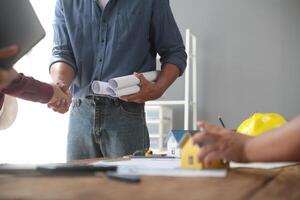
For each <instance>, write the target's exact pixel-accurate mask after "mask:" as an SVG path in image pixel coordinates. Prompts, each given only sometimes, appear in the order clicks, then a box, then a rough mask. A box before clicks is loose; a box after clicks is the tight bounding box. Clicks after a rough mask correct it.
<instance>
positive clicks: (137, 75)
mask: <svg viewBox="0 0 300 200" xmlns="http://www.w3.org/2000/svg"><path fill="white" fill-rule="evenodd" d="M133 74H134V75H135V76H136V77H137V78H138V79H140V86H141V87H143V86H144V85H146V84H149V81H148V80H147V79H146V78H145V76H144V75H143V74H140V73H137V72H134V73H133Z"/></svg>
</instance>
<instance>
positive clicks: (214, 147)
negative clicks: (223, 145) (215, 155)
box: [198, 143, 219, 162]
mask: <svg viewBox="0 0 300 200" xmlns="http://www.w3.org/2000/svg"><path fill="white" fill-rule="evenodd" d="M218 150H219V147H218V144H216V143H213V144H207V145H205V146H204V147H202V148H201V151H200V153H199V155H198V159H199V161H201V162H203V161H204V159H205V158H206V156H207V155H208V154H210V153H212V152H217V151H218Z"/></svg>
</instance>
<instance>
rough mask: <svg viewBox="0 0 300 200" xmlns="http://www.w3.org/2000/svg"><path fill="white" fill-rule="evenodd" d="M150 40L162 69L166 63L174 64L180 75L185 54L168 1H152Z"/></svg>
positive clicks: (183, 65) (184, 63)
mask: <svg viewBox="0 0 300 200" xmlns="http://www.w3.org/2000/svg"><path fill="white" fill-rule="evenodd" d="M150 39H151V41H152V42H153V45H154V47H155V49H156V51H157V52H158V54H159V55H160V56H161V60H160V61H161V63H162V67H163V66H164V65H165V64H167V63H169V64H174V65H176V66H177V67H178V68H179V70H180V75H182V74H183V72H184V70H185V68H186V61H187V54H186V52H185V46H184V44H183V40H182V37H181V34H180V31H179V29H178V26H177V24H176V22H175V19H174V16H173V13H172V10H171V7H170V3H169V0H154V3H153V14H152V23H151V34H150Z"/></svg>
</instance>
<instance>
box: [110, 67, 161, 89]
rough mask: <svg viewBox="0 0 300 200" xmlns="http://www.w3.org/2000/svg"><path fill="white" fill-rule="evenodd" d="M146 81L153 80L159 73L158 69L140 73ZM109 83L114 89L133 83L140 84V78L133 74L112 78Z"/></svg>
mask: <svg viewBox="0 0 300 200" xmlns="http://www.w3.org/2000/svg"><path fill="white" fill-rule="evenodd" d="M142 74H143V75H144V77H145V78H146V79H147V80H148V81H155V80H156V79H157V77H158V75H159V71H151V72H145V73H142ZM108 83H109V85H110V86H111V87H112V88H114V89H122V88H126V87H130V86H133V85H138V84H140V80H139V79H138V78H137V77H136V76H134V75H128V76H122V77H118V78H113V79H110V80H109V81H108Z"/></svg>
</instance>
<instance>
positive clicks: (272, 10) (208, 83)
mask: <svg viewBox="0 0 300 200" xmlns="http://www.w3.org/2000/svg"><path fill="white" fill-rule="evenodd" d="M170 2H171V5H172V8H173V12H174V15H175V17H176V19H177V22H178V25H179V27H180V29H181V30H184V29H186V28H190V29H192V31H193V32H194V33H195V34H196V35H197V37H198V41H199V43H198V47H199V50H198V56H199V58H198V84H199V91H198V92H199V94H198V97H199V101H200V102H199V105H198V106H199V107H198V112H199V116H200V117H199V118H200V119H204V120H209V121H211V122H214V123H218V121H217V116H218V115H222V116H223V118H224V121H225V123H226V124H227V126H229V127H233V128H234V127H236V126H238V125H239V124H240V122H241V121H242V120H243V119H245V118H246V117H248V116H249V115H251V114H252V113H253V112H278V113H280V114H282V115H284V116H285V117H286V118H287V119H291V118H293V117H295V116H296V115H297V114H300V106H299V102H300V89H299V87H300V79H299V78H298V77H299V74H300V38H299V37H300V1H299V0H226V1H224V0H184V1H182V0H171V1H170ZM175 85H176V86H175V87H173V88H171V89H170V91H169V92H168V93H167V95H166V98H178V95H177V93H178V91H183V88H184V87H183V80H179V81H177V83H176V84H175ZM182 94H183V93H182ZM176 110H177V112H176V113H175V118H176V119H175V120H176V121H175V123H174V124H175V125H176V127H175V128H182V126H183V120H182V118H181V112H182V111H183V110H182V109H179V108H177V109H176Z"/></svg>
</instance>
